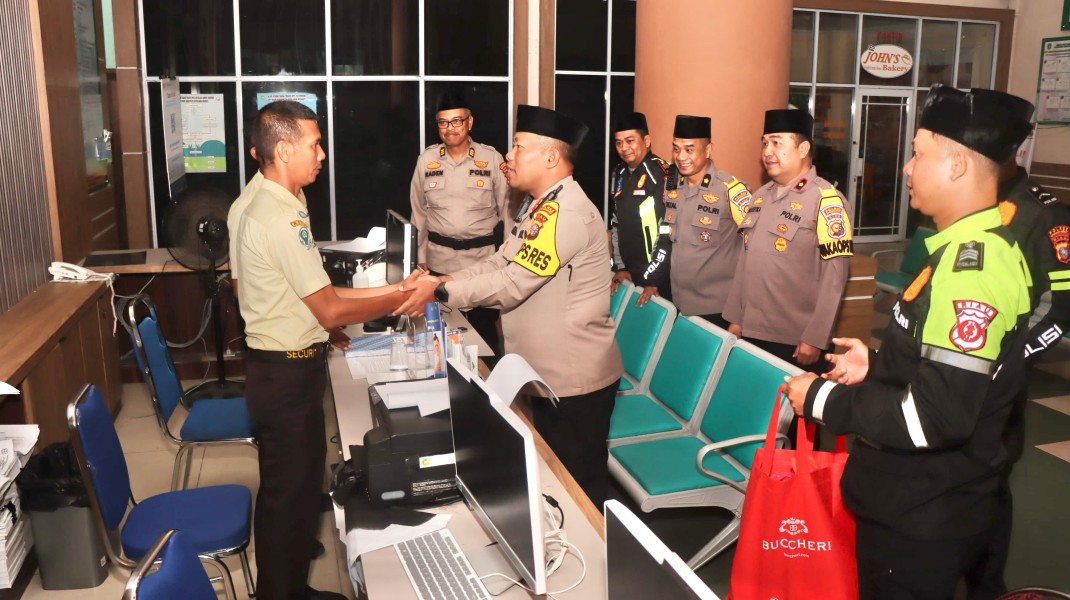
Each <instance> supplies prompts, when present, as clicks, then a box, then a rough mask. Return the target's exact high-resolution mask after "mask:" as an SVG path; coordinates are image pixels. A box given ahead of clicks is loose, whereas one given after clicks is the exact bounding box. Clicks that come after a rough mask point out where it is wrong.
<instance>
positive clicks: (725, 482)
mask: <svg viewBox="0 0 1070 600" xmlns="http://www.w3.org/2000/svg"><path fill="white" fill-rule="evenodd" d="M801 372H802V371H801V370H800V369H799V368H798V367H795V366H793V365H791V364H788V363H787V362H785V361H783V360H781V359H779V358H777V357H775V356H773V355H772V354H769V353H768V352H765V351H764V350H761V349H760V348H758V347H756V346H754V345H753V344H750V343H748V342H746V341H739V342H736V344H735V345H733V346H732V349H731V351H730V353H729V355H728V360H727V362H726V363H725V366H724V370H723V371H722V372H721V375H720V377H718V378H717V381H716V384H715V387H714V389H713V394H712V396H711V397H710V400H709V403H708V404H707V406H706V410H705V412H704V413H703V414H702V417H701V420H700V421H699V428H698V431H695V432H689V431H684V432H681V433H680V434H678V435H674V436H671V437H665V438H661V439H656V440H650V441H643V442H636V443H632V444H627V443H625V444H621V445H618V446H613V447H611V448H610V449H609V471H610V473H611V474H612V475H613V476H614V477H615V478H616V479H617V481H619V482H620V484H621V486H622V487H623V488H624V489H625V490H626V491H627V492H628V494H629V495H630V496H631V497H632V498H633V499H635V501H636V503H638V504H639V507H640V508H641V509H642V510H643V511H644V512H650V511H652V510H655V509H658V508H668V507H696V506H711V507H720V508H725V509H727V510H729V511H731V512H732V521H731V522H730V523H729V524H728V525H726V526H725V528H724V529H722V530H721V531H720V532H719V533H717V534H716V535H715V536H714V537H713V539H711V540H710V541H709V542H708V543H707V544H706V545H705V546H704V547H703V548H702V549H701V550H699V551H698V552H697V553H696V554H695V555H694V556H693V557H692V558H691V560H689V561H688V562H687V564H688V566H689V567H691V568H692V569H698V568H699V567H701V566H702V565H704V564H706V563H707V562H709V561H710V559H712V558H713V557H714V556H716V555H717V554H719V553H720V552H721V551H722V550H724V549H725V548H727V547H728V546H730V545H731V544H732V543H734V542H735V541H736V539H737V538H738V537H739V523H740V514H741V509H742V507H743V496H744V494H746V491H747V482H748V479H749V477H750V468H751V464H752V462H753V461H754V452H755V450H757V449H758V448H759V447H761V445H762V443H763V442H764V441H765V431H766V428H767V427H768V426H769V417H770V410H771V407H772V405H773V401H774V398H776V394H777V389H778V388H779V387H780V384H782V383H784V376H785V375H798V374H800V373H801ZM780 411H781V414H780V418H779V428H778V437H781V438H783V437H784V435H783V434H784V432H786V431H787V427H788V425H789V424H790V422H791V406H790V405H789V404H787V403H786V402H785V403H783V404H782V405H781V408H780Z"/></svg>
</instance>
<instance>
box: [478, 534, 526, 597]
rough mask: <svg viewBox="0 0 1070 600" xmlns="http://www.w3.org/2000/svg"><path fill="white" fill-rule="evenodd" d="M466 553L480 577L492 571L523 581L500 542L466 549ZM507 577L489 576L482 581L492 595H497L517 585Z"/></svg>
mask: <svg viewBox="0 0 1070 600" xmlns="http://www.w3.org/2000/svg"><path fill="white" fill-rule="evenodd" d="M464 555H465V556H467V557H468V562H470V563H472V568H473V569H475V570H476V574H477V575H479V576H480V577H483V576H484V575H490V574H491V573H501V574H502V575H505V577H509V578H512V579H515V580H516V581H521V579H520V574H519V573H517V572H516V570H515V569H513V566H512V565H510V564H509V561H508V560H507V559H506V558H505V555H504V554H502V551H501V550H500V549H499V548H498V544H489V545H486V546H483V547H482V548H473V549H471V550H466V551H465V553H464ZM505 577H488V578H486V579H481V580H480V581H482V582H483V586H484V587H486V588H487V591H488V592H490V595H491V596H497V595H499V594H501V593H502V592H504V591H505V590H507V589H509V588H511V587H513V585H515V584H514V583H513V582H512V581H509V580H508V579H506V578H505Z"/></svg>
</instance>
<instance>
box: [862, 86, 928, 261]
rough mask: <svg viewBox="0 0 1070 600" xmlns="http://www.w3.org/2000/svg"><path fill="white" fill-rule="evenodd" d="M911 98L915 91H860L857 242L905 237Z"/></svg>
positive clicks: (869, 88)
mask: <svg viewBox="0 0 1070 600" xmlns="http://www.w3.org/2000/svg"><path fill="white" fill-rule="evenodd" d="M912 96H913V92H912V91H910V90H899V89H889V88H871V87H860V88H859V89H858V107H857V110H855V114H854V127H853V128H852V131H855V132H857V133H856V134H855V137H854V139H853V140H852V141H851V151H852V152H851V177H850V181H851V184H850V187H849V190H848V191H849V192H850V193H849V196H850V197H849V200H850V201H851V206H853V207H854V221H853V222H852V225H853V227H854V235H855V237H856V238H864V239H865V240H866V241H891V240H896V239H901V237H902V235H903V233H904V231H903V226H904V224H905V223H906V214H907V208H908V206H909V196H908V195H907V191H906V183H905V181H904V178H903V172H902V171H903V165H904V164H905V161H906V160H907V155H908V150H909V148H910V144H911V138H912V137H913V131H914V128H913V125H912V123H913V110H912V108H913V107H912V106H911V104H912V102H913V98H912Z"/></svg>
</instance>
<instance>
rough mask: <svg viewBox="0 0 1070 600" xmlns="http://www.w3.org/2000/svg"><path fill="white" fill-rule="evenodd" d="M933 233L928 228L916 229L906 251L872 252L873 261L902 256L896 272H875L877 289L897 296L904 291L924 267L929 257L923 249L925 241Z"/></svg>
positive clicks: (927, 252)
mask: <svg viewBox="0 0 1070 600" xmlns="http://www.w3.org/2000/svg"><path fill="white" fill-rule="evenodd" d="M934 233H936V231H935V230H933V229H930V228H928V227H918V229H917V231H915V232H914V237H913V238H911V240H910V244H909V245H908V246H907V247H906V250H877V251H876V252H874V253H873V258H874V259H876V258H877V257H878V256H881V255H884V254H898V253H901V254H902V255H903V258H902V260H900V262H899V267H898V268H897V270H895V271H880V270H878V271H877V275H876V279H877V289H878V290H880V291H882V292H887V293H889V294H899V293H901V292H902V291H903V290H904V289H906V287H907V286H908V285H910V282H911V281H913V280H914V277H916V276H917V274H918V272H919V271H921V268H922V267H923V266H925V259H926V258H928V257H929V251H928V250H926V249H925V240H926V238H928V237H929V236H931V235H932V234H934ZM878 264H879V263H878Z"/></svg>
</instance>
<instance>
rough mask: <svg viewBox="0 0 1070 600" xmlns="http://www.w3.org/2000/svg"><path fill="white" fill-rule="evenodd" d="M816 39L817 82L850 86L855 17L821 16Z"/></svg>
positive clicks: (856, 60) (853, 64)
mask: <svg viewBox="0 0 1070 600" xmlns="http://www.w3.org/2000/svg"><path fill="white" fill-rule="evenodd" d="M818 27H819V29H818V36H817V81H818V82H820V83H854V80H855V70H856V67H855V65H856V64H857V62H858V57H857V56H855V51H856V50H857V47H858V17H857V16H856V15H844V14H839V13H821V18H820V20H819V26H818Z"/></svg>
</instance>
